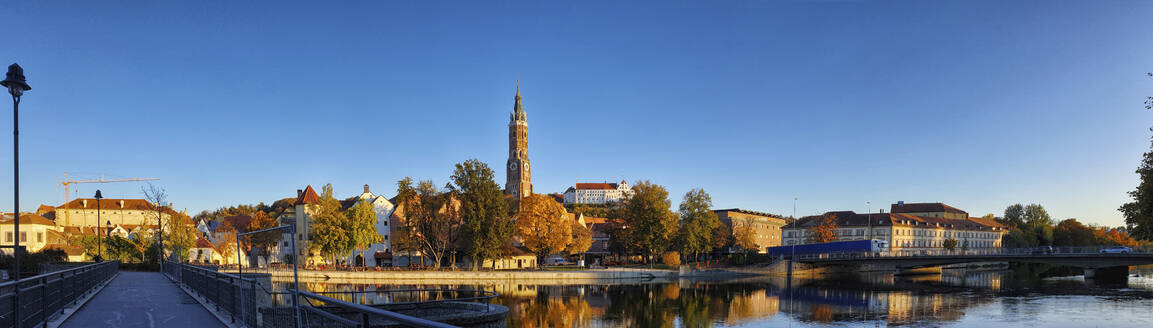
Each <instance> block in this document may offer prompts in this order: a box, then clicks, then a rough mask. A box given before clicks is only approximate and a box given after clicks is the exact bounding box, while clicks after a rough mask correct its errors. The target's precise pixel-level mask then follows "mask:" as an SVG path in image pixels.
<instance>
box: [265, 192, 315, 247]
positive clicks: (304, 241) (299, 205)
mask: <svg viewBox="0 0 1153 328" xmlns="http://www.w3.org/2000/svg"><path fill="white" fill-rule="evenodd" d="M319 203H320V195H317V194H316V190H315V189H312V185H308V186H306V187H305V188H304V190H300V189H297V190H296V201H295V202H294V203H293V205H292V207H290V208H288V209H287V210H285V211H284V213H281V214H280V217H278V218H277V220H278V221H280V223H281V224H290V225H293V226H295V227H296V235H295V236H294V235H292V232H291V231H285V232H284V235H283V236H282V238H281V239H280V240H281V241H280V245H279V247H277V248H278V250H277V252H274V253H278V254H279V255H278V256H277V258H279V259H280V260H281V261H284V262H285V263H289V261H294V260H295V259H297V258H304V259H308V258H309V256H308V255H309V252H308V242H309V241H310V238H309V235H310V234H311V233H312V215H313V214H315V213H316V209H317V204H319ZM293 239H295V240H296V254H293V253H292V245H291V244H290V243H291V242H292V240H293ZM300 263H301V264H304V263H307V262H300Z"/></svg>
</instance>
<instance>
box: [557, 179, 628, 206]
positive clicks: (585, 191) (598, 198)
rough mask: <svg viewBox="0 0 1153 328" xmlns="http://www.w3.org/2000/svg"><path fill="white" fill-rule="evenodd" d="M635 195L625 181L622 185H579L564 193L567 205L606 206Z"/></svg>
mask: <svg viewBox="0 0 1153 328" xmlns="http://www.w3.org/2000/svg"><path fill="white" fill-rule="evenodd" d="M632 194H633V190H632V188H631V187H629V184H628V183H627V182H625V181H624V180H621V182H620V183H577V184H576V185H575V186H572V187H569V188H568V190H565V192H564V203H565V204H606V203H611V202H619V201H621V200H622V199H624V198H625V197H628V196H630V195H632Z"/></svg>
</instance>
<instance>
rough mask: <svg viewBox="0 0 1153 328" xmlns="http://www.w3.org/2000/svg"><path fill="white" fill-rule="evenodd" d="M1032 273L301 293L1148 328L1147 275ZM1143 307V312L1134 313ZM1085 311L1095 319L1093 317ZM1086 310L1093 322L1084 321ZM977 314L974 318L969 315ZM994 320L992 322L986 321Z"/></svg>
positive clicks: (806, 318)
mask: <svg viewBox="0 0 1153 328" xmlns="http://www.w3.org/2000/svg"><path fill="white" fill-rule="evenodd" d="M1043 272H1046V271H1045V270H1041V269H1038V268H1016V270H1011V271H984V272H981V271H978V272H964V271H951V270H946V271H945V273H944V274H941V275H929V276H916V277H900V276H893V275H891V274H854V275H844V276H828V277H822V278H820V279H803V280H802V279H796V280H794V281H792V282H791V284H790V283H789V282H787V281H786V280H785V279H784V278H774V277H757V278H750V279H740V280H728V281H701V280H682V281H680V282H676V283H609V284H605V285H530V284H517V283H488V284H474V285H364V284H361V285H353V284H323V283H309V284H305V287H307V288H308V289H309V290H312V291H325V292H334V291H340V292H351V291H356V292H357V293H347V294H339V296H336V295H330V296H336V297H337V298H341V299H345V300H355V301H357V302H361V303H368V304H371V303H381V302H407V301H419V300H427V299H437V298H443V297H453V296H454V295H450V294H445V293H405V292H398V293H388V294H377V293H374V292H373V291H379V290H407V289H419V288H454V289H477V290H480V289H483V290H488V291H496V292H499V293H500V295H501V296H500V297H498V298H497V299H495V300H494V301H493V303H497V304H502V305H505V306H508V307H509V309H510V316H509V318H508V323H509V326H510V327H590V326H591V327H714V326H740V325H750V326H822V325H826V324H837V325H849V326H875V325H898V326H899V325H907V326H924V325H934V326H936V325H951V324H960V325H982V326H984V325H998V326H1004V325H1018V326H1029V325H1028V324H1026V323H1027V322H1029V321H1030V320H1038V318H1046V319H1047V320H1057V321H1056V322H1057V323H1060V320H1061V316H1074V317H1079V316H1085V315H1092V316H1110V317H1111V318H1113V319H1115V320H1118V321H1117V322H1118V323H1119V325H1120V326H1126V325H1128V324H1131V325H1138V326H1139V324H1140V323H1142V322H1148V320H1151V319H1153V314H1151V313H1149V312H1150V311H1147V308H1148V307H1149V305H1153V279H1150V278H1148V277H1150V276H1153V269H1148V268H1146V269H1140V270H1137V271H1135V273H1137V274H1138V275H1140V276H1141V277H1135V278H1130V279H1129V281H1128V283H1124V282H1122V283H1121V284H1115V283H1104V284H1102V283H1097V282H1093V281H1085V280H1084V279H1082V278H1081V277H1064V278H1044V277H1043V274H1041V273H1043ZM1070 297H1072V298H1070ZM1142 307H1144V308H1146V309H1145V310H1140V311H1138V310H1134V309H1141V308H1142ZM1090 308H1091V309H1092V310H1090ZM1090 311H1092V312H1091V313H1089V312H1090ZM972 313H980V315H972ZM989 313H992V314H989Z"/></svg>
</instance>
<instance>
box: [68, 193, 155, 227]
mask: <svg viewBox="0 0 1153 328" xmlns="http://www.w3.org/2000/svg"><path fill="white" fill-rule="evenodd" d="M97 204H99V205H100V210H99V212H97V209H96V205H97ZM156 212H157V209H156V206H154V205H153V204H152V203H151V202H148V201H147V200H144V199H114V198H105V199H102V200H100V201H99V202H97V201H96V199H95V198H80V199H74V200H72V201H70V202H68V203H66V204H64V205H60V206H57V207H56V210H55V214H54V215H55V217H56V225H58V226H62V227H97V226H100V227H103V226H107V225H108V223H109V222H111V223H112V225H132V226H137V225H157V222H156V214H157V213H156ZM173 214H175V212H173V211H172V209H171V208H169V207H167V206H162V207H161V208H160V215H161V217H162V218H163V219H164V220H166V221H167V220H168V219H169V218H171V217H172V215H173Z"/></svg>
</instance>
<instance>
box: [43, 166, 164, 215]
mask: <svg viewBox="0 0 1153 328" xmlns="http://www.w3.org/2000/svg"><path fill="white" fill-rule="evenodd" d="M155 180H160V179H159V178H130V179H110V180H105V179H104V175H103V174H101V175H100V179H96V180H68V173H67V172H65V173H64V180H62V181H60V184H62V185H64V206H68V186H69V185H72V184H77V183H111V182H132V181H155ZM64 222H72V221H69V220H68V211H64Z"/></svg>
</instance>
